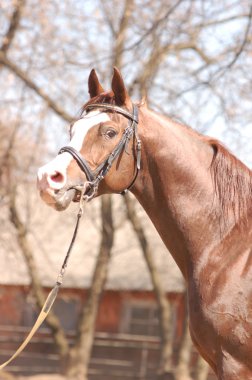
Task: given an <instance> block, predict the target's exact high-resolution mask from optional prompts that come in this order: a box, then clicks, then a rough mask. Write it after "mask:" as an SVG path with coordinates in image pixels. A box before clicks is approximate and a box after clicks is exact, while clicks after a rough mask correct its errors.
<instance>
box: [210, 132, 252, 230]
mask: <svg viewBox="0 0 252 380" xmlns="http://www.w3.org/2000/svg"><path fill="white" fill-rule="evenodd" d="M208 142H209V144H210V145H211V146H212V148H213V150H214V156H213V160H212V163H211V167H210V169H211V174H212V178H213V182H214V188H215V194H216V197H217V199H218V201H219V203H220V206H221V211H222V214H223V220H224V222H225V220H227V217H228V215H230V211H231V212H232V214H233V217H234V221H235V223H236V224H242V223H244V222H246V221H247V219H248V216H249V212H251V209H252V171H251V170H250V169H249V168H248V167H247V166H246V165H245V164H243V163H242V162H241V161H240V160H239V159H238V158H236V157H235V156H234V155H233V154H232V153H231V152H229V151H228V150H227V149H226V148H225V147H224V146H223V145H222V144H221V143H220V142H219V141H217V140H213V139H209V141H208Z"/></svg>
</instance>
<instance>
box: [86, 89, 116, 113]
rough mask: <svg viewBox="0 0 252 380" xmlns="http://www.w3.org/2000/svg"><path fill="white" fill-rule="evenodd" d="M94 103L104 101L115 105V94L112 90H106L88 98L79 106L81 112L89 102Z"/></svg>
mask: <svg viewBox="0 0 252 380" xmlns="http://www.w3.org/2000/svg"><path fill="white" fill-rule="evenodd" d="M96 103H106V104H111V105H115V104H116V103H115V96H114V93H113V91H108V92H102V93H101V94H99V95H97V96H95V97H93V98H91V99H89V100H88V101H87V102H86V103H85V104H84V105H83V106H82V107H81V110H80V112H81V114H82V113H83V112H84V111H85V110H86V108H87V107H88V106H89V105H90V104H96Z"/></svg>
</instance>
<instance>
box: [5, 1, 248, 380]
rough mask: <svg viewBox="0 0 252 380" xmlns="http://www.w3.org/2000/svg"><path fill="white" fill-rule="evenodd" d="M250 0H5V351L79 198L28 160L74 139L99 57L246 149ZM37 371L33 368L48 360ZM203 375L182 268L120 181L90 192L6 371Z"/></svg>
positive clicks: (158, 107)
mask: <svg viewBox="0 0 252 380" xmlns="http://www.w3.org/2000/svg"><path fill="white" fill-rule="evenodd" d="M251 9H252V3H251V0H177V1H175V0H155V1H150V0H120V1H119V0H110V1H108V0H82V1H81V0H65V1H62V0H43V1H39V0H0V84H1V85H0V183H1V186H0V207H1V212H0V223H1V229H0V241H1V244H0V258H1V268H0V359H1V362H2V361H4V360H7V358H8V357H9V356H11V354H12V353H13V352H14V351H15V349H16V348H17V346H18V345H19V344H20V342H21V341H22V340H23V339H24V337H25V336H26V335H27V333H28V332H29V331H30V328H31V326H32V324H33V323H34V321H35V319H36V316H37V314H38V312H39V310H40V308H41V306H42V305H43V302H44V300H45V297H46V295H47V293H48V291H49V289H50V288H51V286H52V285H54V283H55V280H56V277H57V274H58V271H59V269H60V266H61V263H62V260H63V258H64V255H65V252H66V249H67V246H68V244H69V242H70V239H71V235H72V233H73V228H74V223H75V218H76V214H77V211H78V208H77V206H76V205H73V206H71V207H70V208H69V210H67V211H65V212H64V213H57V212H55V211H54V210H53V209H50V208H48V207H47V206H45V205H44V204H43V203H42V201H41V200H40V199H39V196H38V194H37V190H36V171H37V169H38V167H39V166H41V165H42V164H44V163H46V162H48V160H50V159H51V158H52V157H54V156H55V155H56V153H57V151H58V149H59V148H60V147H61V146H62V145H65V144H66V143H67V142H68V138H69V136H68V125H69V123H70V122H71V120H73V119H74V118H75V117H76V116H77V115H78V113H79V110H80V109H81V107H82V105H83V104H84V103H85V102H86V101H87V100H88V90H87V79H88V75H89V72H90V70H91V69H92V68H95V69H96V70H97V73H98V75H99V78H100V81H101V83H102V84H103V87H104V88H106V89H110V81H111V75H112V69H113V66H114V65H115V66H117V67H118V68H119V69H120V70H121V72H122V74H123V77H124V80H125V83H126V85H127V88H128V91H129V93H130V95H131V97H132V99H133V100H141V99H142V98H144V99H145V100H146V102H147V104H148V106H149V107H150V108H152V109H154V110H155V111H157V112H160V113H162V114H166V115H168V116H170V117H173V118H176V119H178V120H180V121H181V122H183V123H186V124H188V125H190V126H192V127H193V128H195V129H197V130H198V131H199V132H202V133H204V134H208V135H211V136H213V137H216V138H218V139H220V140H222V141H223V142H224V143H225V144H226V145H227V146H228V147H229V148H230V149H231V150H232V151H233V152H234V153H235V154H236V155H237V156H238V157H239V158H240V159H241V160H243V161H244V162H245V163H246V164H247V165H248V166H250V165H251V164H252V113H251V109H252V98H251V93H252V70H251V58H252V53H251V45H252V27H251V23H252V21H251V13H252V11H251ZM42 375H43V376H42ZM31 376H32V378H34V379H35V378H36V379H42V378H43V379H53V378H54V379H56V378H57V379H59V378H62V379H63V378H72V379H82V380H87V379H90V380H101V379H103V380H104V379H105V380H106V379H110V380H119V379H120V380H124V379H125V380H126V379H127V380H131V379H132V380H133V379H134V380H138V379H139V380H140V379H141V380H147V379H151V380H155V379H159V380H161V379H162V380H168V379H175V380H192V379H195V380H206V379H215V378H216V377H215V376H214V375H213V374H212V372H211V371H210V370H209V368H208V365H207V364H206V363H205V362H204V360H203V359H202V358H201V357H199V356H198V354H197V352H196V350H195V348H194V347H193V346H192V343H191V340H190V337H189V333H188V328H187V312H186V295H185V292H184V282H183V279H182V277H181V275H180V273H179V271H178V269H177V267H176V265H175V263H174V261H173V259H172V258H171V256H170V254H169V253H168V252H167V250H166V249H165V247H164V246H163V244H162V242H161V240H160V238H159V237H158V235H157V233H156V232H155V230H154V228H153V226H152V225H151V223H150V222H149V220H148V219H147V217H146V215H145V213H144V211H143V210H142V209H141V208H140V206H139V205H138V204H137V203H136V202H135V200H134V199H133V198H132V197H130V196H127V197H125V198H123V197H121V196H118V195H115V196H104V197H101V198H100V199H97V200H95V201H93V202H91V203H90V204H88V205H87V206H86V207H85V213H84V218H83V220H82V222H81V228H80V233H79V236H78V239H77V243H76V246H75V247H74V252H73V253H72V257H71V260H70V263H69V268H68V269H67V273H66V276H65V280H64V287H63V289H61V291H60V294H59V298H58V300H57V302H56V304H55V306H54V308H53V310H52V312H51V313H50V315H49V317H48V319H47V322H46V323H44V324H43V326H42V328H41V329H40V330H39V332H38V333H37V334H36V336H35V337H34V338H33V340H32V342H31V343H30V345H29V346H28V347H27V348H26V349H25V351H24V352H23V353H22V354H21V355H20V357H19V358H18V359H16V360H15V361H14V362H13V363H11V364H10V365H9V367H7V369H6V371H5V372H2V373H1V374H0V379H21V378H22V379H23V378H28V377H29V378H30V377H31Z"/></svg>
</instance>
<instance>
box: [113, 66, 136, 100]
mask: <svg viewBox="0 0 252 380" xmlns="http://www.w3.org/2000/svg"><path fill="white" fill-rule="evenodd" d="M111 87H112V90H113V92H114V95H115V101H116V104H117V105H118V106H123V105H126V106H127V105H128V106H129V105H130V104H131V101H130V97H129V95H128V92H127V90H126V87H125V85H124V81H123V78H122V75H121V73H120V71H119V70H118V68H117V67H114V73H113V78H112V85H111Z"/></svg>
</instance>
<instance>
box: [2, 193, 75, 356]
mask: <svg viewBox="0 0 252 380" xmlns="http://www.w3.org/2000/svg"><path fill="white" fill-rule="evenodd" d="M9 218H10V221H11V223H12V225H13V226H14V227H15V230H16V233H17V241H18V245H19V247H20V249H21V252H22V254H23V257H24V259H25V262H26V265H27V268H28V272H29V275H30V278H31V287H32V291H33V294H34V296H35V299H36V303H37V306H38V308H39V309H42V307H43V305H44V302H45V299H46V298H45V296H44V292H43V288H42V285H41V282H40V279H39V274H38V271H37V267H36V263H35V261H34V257H33V254H32V248H31V246H30V244H29V240H28V236H27V227H26V226H25V224H24V223H23V222H22V220H21V218H20V215H19V212H18V209H17V206H16V189H15V188H12V189H10V195H9ZM46 323H47V325H48V327H49V328H50V329H51V330H52V333H53V338H54V340H55V343H56V345H57V348H58V351H59V354H60V356H61V358H64V357H65V356H66V355H67V353H68V342H67V339H66V336H65V333H64V330H63V329H62V328H61V326H60V322H59V320H58V318H57V317H56V315H55V314H54V313H53V311H51V312H50V313H49V314H48V316H47V319H46Z"/></svg>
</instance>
